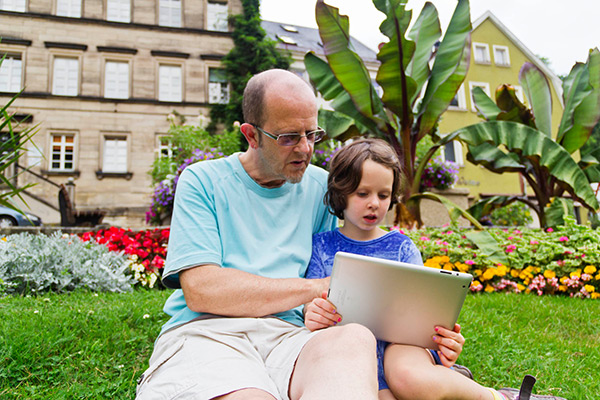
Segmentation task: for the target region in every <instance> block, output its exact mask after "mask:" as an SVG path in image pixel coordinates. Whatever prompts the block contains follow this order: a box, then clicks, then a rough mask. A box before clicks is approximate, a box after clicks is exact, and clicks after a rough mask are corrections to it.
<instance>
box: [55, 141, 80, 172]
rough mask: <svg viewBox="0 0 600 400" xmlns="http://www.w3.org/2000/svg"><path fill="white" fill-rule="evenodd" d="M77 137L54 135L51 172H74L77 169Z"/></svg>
mask: <svg viewBox="0 0 600 400" xmlns="http://www.w3.org/2000/svg"><path fill="white" fill-rule="evenodd" d="M74 160H75V136H74V135H72V134H71V135H65V134H60V133H53V134H52V160H51V161H50V170H51V171H73V169H74V168H75V164H74Z"/></svg>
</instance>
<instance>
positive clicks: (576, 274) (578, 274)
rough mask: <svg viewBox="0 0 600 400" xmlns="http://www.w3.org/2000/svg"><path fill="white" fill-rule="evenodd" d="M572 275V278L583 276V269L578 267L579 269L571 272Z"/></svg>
mask: <svg viewBox="0 0 600 400" xmlns="http://www.w3.org/2000/svg"><path fill="white" fill-rule="evenodd" d="M570 276H571V278H574V277H578V278H579V277H580V276H581V270H579V269H578V270H577V271H573V272H571V275H570Z"/></svg>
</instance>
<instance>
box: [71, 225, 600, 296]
mask: <svg viewBox="0 0 600 400" xmlns="http://www.w3.org/2000/svg"><path fill="white" fill-rule="evenodd" d="M464 232H465V230H464V229H462V230H461V229H456V228H436V229H421V230H417V231H407V232H403V233H405V234H406V235H408V236H409V237H410V238H411V239H412V240H413V241H414V242H415V244H416V245H417V247H418V248H419V250H420V251H421V254H422V255H423V260H424V261H425V265H426V266H428V267H433V268H442V269H446V270H455V271H461V272H466V273H470V274H472V275H473V277H474V280H473V283H472V285H471V291H472V292H517V293H534V294H537V295H543V294H555V295H568V296H571V297H583V298H593V299H598V298H600V233H599V232H598V231H596V230H593V229H590V228H589V227H586V226H581V225H577V224H575V223H574V221H573V220H568V221H567V224H566V225H565V226H561V227H558V228H555V229H548V230H547V231H543V230H539V229H489V232H490V234H491V235H492V236H494V237H495V238H496V239H497V240H498V242H499V243H500V247H501V248H502V249H503V250H504V252H505V254H506V256H507V259H508V263H507V264H506V265H504V264H498V263H495V262H493V261H492V260H490V259H489V258H488V257H487V256H485V255H484V254H483V253H482V252H481V250H479V249H478V248H476V246H474V245H473V243H471V242H470V241H469V240H468V239H467V238H466V236H465V235H464ZM81 237H82V239H83V240H86V241H87V240H92V239H93V240H94V241H96V242H98V243H100V244H104V245H106V246H107V247H108V249H109V250H112V251H119V252H120V251H122V252H123V253H125V254H126V255H127V256H128V262H129V268H130V270H131V272H132V274H133V275H134V277H135V279H136V280H137V282H138V284H139V285H142V286H145V287H149V288H152V287H159V288H162V284H161V283H160V277H161V275H162V269H163V267H164V262H165V261H164V260H165V256H166V252H167V241H168V238H169V229H168V228H166V229H153V230H146V231H137V232H135V231H131V230H124V229H119V228H114V227H113V228H110V229H107V230H100V231H98V232H87V233H84V234H82V235H81Z"/></svg>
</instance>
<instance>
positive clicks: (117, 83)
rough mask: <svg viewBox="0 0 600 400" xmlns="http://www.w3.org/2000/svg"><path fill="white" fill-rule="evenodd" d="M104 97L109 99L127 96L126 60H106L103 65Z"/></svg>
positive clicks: (127, 70)
mask: <svg viewBox="0 0 600 400" xmlns="http://www.w3.org/2000/svg"><path fill="white" fill-rule="evenodd" d="M104 97H106V98H109V99H128V98H129V63H128V62H123V61H107V62H106V64H105V66H104Z"/></svg>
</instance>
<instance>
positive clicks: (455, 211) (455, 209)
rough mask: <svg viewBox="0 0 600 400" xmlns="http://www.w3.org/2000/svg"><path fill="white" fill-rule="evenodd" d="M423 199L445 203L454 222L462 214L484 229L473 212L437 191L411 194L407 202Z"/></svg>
mask: <svg viewBox="0 0 600 400" xmlns="http://www.w3.org/2000/svg"><path fill="white" fill-rule="evenodd" d="M421 199H429V200H434V201H438V202H440V203H442V204H443V205H444V207H446V209H447V210H448V215H450V219H451V220H452V222H453V223H456V221H457V220H458V217H461V216H462V217H464V218H465V219H466V220H468V221H469V222H470V223H472V224H473V226H474V227H475V228H476V229H480V230H483V226H482V225H481V224H480V223H479V221H477V220H476V219H475V218H473V216H472V215H471V214H469V213H468V212H467V211H466V210H465V209H463V208H462V207H460V206H459V205H458V204H456V203H454V202H452V201H451V200H448V199H447V198H446V197H444V196H442V195H439V194H436V193H431V192H423V193H417V194H414V195H412V196H410V198H409V199H408V201H407V203H411V202H419V201H421Z"/></svg>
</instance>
